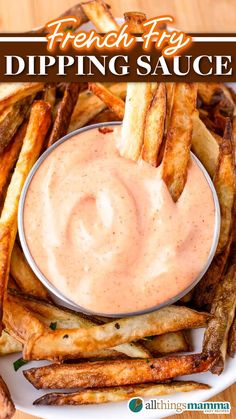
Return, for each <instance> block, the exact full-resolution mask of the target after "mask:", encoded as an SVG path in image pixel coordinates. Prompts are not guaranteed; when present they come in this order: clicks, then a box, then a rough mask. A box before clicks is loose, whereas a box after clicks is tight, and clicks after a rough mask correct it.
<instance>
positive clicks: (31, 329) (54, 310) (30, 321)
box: [0, 0, 236, 418]
mask: <svg viewBox="0 0 236 419" xmlns="http://www.w3.org/2000/svg"><path fill="white" fill-rule="evenodd" d="M67 14H68V15H72V14H73V15H77V17H78V22H79V23H78V25H77V27H78V26H79V24H82V23H84V22H86V21H88V20H91V22H92V23H93V24H94V25H95V27H96V28H97V29H98V31H101V32H104V33H105V32H107V31H109V30H111V29H114V28H117V23H116V21H115V19H114V17H113V16H112V14H111V12H110V10H109V8H108V6H107V5H106V4H105V3H103V2H102V1H101V0H92V1H89V2H87V3H82V4H79V5H77V6H75V7H74V8H73V9H71V10H70V11H67V12H66V13H65V15H67ZM145 18H146V17H145V15H143V14H142V13H132V12H131V13H127V14H126V15H125V19H126V21H127V23H128V24H129V27H130V30H131V31H133V32H135V33H140V32H142V22H143V21H144V20H145ZM41 31H45V28H41ZM122 120H123V126H122V138H121V154H122V155H123V156H124V157H125V158H129V159H132V160H134V161H137V160H139V159H143V160H144V161H146V162H147V163H148V164H151V165H153V166H155V167H156V166H159V165H160V164H162V177H163V180H164V181H165V183H166V185H167V187H168V189H169V192H170V194H171V196H172V198H173V201H174V202H176V201H178V198H179V197H180V195H181V193H182V191H183V189H184V185H185V182H186V179H187V175H188V163H189V159H190V149H192V150H193V152H194V153H195V154H196V155H197V157H198V158H199V159H200V160H201V162H202V163H203V165H204V166H205V167H206V169H207V171H208V173H209V174H210V176H211V177H212V179H213V181H214V184H215V188H216V191H217V194H218V198H219V203H220V207H221V219H222V222H221V230H220V238H219V244H218V248H217V251H216V255H215V256H214V259H213V261H212V264H211V266H210V267H209V269H208V271H207V272H206V274H205V275H204V277H203V278H202V279H201V281H200V282H199V283H198V285H197V286H196V287H195V289H193V290H192V291H191V292H190V293H189V294H188V295H186V296H185V297H184V298H183V299H182V300H181V301H179V302H178V303H177V304H176V305H170V306H168V307H165V308H162V309H160V310H157V311H155V312H152V313H149V314H144V315H140V316H134V317H129V318H123V319H119V320H117V319H116V320H114V319H113V320H112V319H109V318H101V317H96V316H87V315H84V314H82V313H78V312H74V311H71V310H69V309H67V308H64V307H60V306H58V305H56V304H55V303H54V302H53V301H52V299H51V297H50V295H49V294H48V292H47V290H46V289H45V288H44V286H43V285H42V284H41V283H40V281H39V280H38V279H37V277H36V276H35V275H34V273H33V272H32V270H31V268H30V267H29V265H28V264H27V262H26V259H25V257H24V255H23V252H22V249H21V248H20V245H19V241H18V237H17V210H18V203H19V198H20V194H21V191H22V187H23V185H24V182H25V179H26V177H27V175H28V173H29V171H30V169H31V167H32V166H33V164H34V163H35V161H36V160H37V158H38V157H39V156H40V154H41V153H42V152H43V151H44V150H45V149H46V148H47V147H49V146H50V145H52V144H53V143H55V141H57V140H58V139H59V138H61V137H62V136H63V135H65V134H66V133H68V132H71V131H73V130H75V129H77V128H81V127H84V126H86V125H89V124H93V123H97V122H109V121H122ZM235 142H236V100H235V94H234V93H233V92H232V91H231V90H230V89H229V88H227V87H226V86H225V85H223V84H219V83H217V84H206V83H200V84H197V85H196V84H187V83H178V84H174V83H167V84H165V83H160V84H157V83H130V84H128V85H126V84H125V83H116V84H106V85H105V84H99V83H90V84H89V85H88V84H85V83H83V84H80V83H65V84H43V83H4V84H0V206H1V216H0V320H1V322H0V325H1V337H0V355H1V356H4V355H7V354H11V353H17V352H22V355H21V356H19V360H18V361H17V362H16V363H15V364H14V367H15V369H16V370H17V369H18V368H19V367H21V366H22V365H24V364H27V363H28V362H29V361H31V360H48V361H52V362H53V363H52V364H49V365H47V366H44V367H38V368H29V369H28V368H27V367H26V368H27V369H25V370H24V376H25V377H26V379H27V380H28V381H29V382H30V383H32V385H33V386H34V387H36V388H37V389H55V390H57V389H60V390H61V389H64V390H65V392H64V393H61V392H55V393H50V394H46V395H44V396H43V397H41V398H39V399H38V400H36V401H35V402H34V403H35V404H43V405H80V404H89V403H105V402H116V401H121V400H126V399H129V398H131V397H133V396H143V397H157V396H160V395H163V394H171V393H175V392H179V391H180V392H187V391H192V390H197V389H207V388H209V386H208V385H206V384H202V383H197V382H192V381H175V380H174V378H175V377H180V376H183V375H187V374H193V373H198V372H204V371H211V372H212V373H215V374H220V373H221V372H222V371H223V369H224V364H225V360H226V356H227V353H228V354H229V356H231V357H233V356H234V355H235V353H236V317H235V307H236V259H235V248H236V225H235V220H236V217H235V206H234V203H235V161H234V158H235ZM203 210H204V209H203ZM201 310H203V311H201ZM202 327H206V330H205V335H204V341H203V348H202V352H201V353H198V354H192V353H190V352H192V350H193V349H194V348H192V345H191V342H190V340H189V330H191V329H194V328H202ZM178 353H179V354H178ZM29 367H30V365H29ZM76 388H77V389H78V390H77V391H76V392H73V393H69V392H68V393H67V392H66V390H67V389H76ZM0 412H1V413H0V417H3V418H6V417H9V418H10V417H11V416H12V415H13V414H14V404H13V402H12V400H11V397H10V394H9V391H8V389H7V387H6V385H5V383H4V381H3V379H2V378H1V377H0ZM2 412H3V413H2Z"/></svg>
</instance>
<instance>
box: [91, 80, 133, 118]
mask: <svg viewBox="0 0 236 419" xmlns="http://www.w3.org/2000/svg"><path fill="white" fill-rule="evenodd" d="M89 89H90V90H91V92H93V93H94V94H95V95H96V96H97V97H99V99H101V100H102V102H104V103H105V105H106V106H107V107H108V108H109V109H111V110H112V111H113V112H115V114H116V115H117V116H118V118H119V119H121V120H122V119H123V117H124V111H125V104H124V101H123V100H122V99H120V98H119V97H118V96H116V95H113V93H111V91H110V90H109V89H107V88H106V87H105V86H104V85H103V84H101V83H89Z"/></svg>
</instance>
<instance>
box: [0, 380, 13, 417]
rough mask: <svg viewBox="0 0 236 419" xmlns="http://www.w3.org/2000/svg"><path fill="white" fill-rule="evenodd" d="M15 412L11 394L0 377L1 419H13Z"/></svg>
mask: <svg viewBox="0 0 236 419" xmlns="http://www.w3.org/2000/svg"><path fill="white" fill-rule="evenodd" d="M15 411H16V409H15V406H14V403H13V401H12V399H11V395H10V392H9V390H8V388H7V385H6V383H5V382H4V381H3V379H2V377H1V375H0V419H11V418H12V417H13V415H14V413H15Z"/></svg>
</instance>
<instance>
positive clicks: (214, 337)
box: [203, 265, 236, 375]
mask: <svg viewBox="0 0 236 419" xmlns="http://www.w3.org/2000/svg"><path fill="white" fill-rule="evenodd" d="M235 307H236V265H232V266H231V267H230V268H229V270H228V272H227V274H226V275H225V277H224V278H223V279H222V280H221V281H220V282H219V284H218V286H217V289H216V294H215V298H214V301H213V304H212V309H211V314H212V315H213V317H212V319H211V320H210V322H209V324H208V326H207V329H206V331H205V335H204V342H203V354H204V355H206V356H214V357H215V361H214V363H213V365H212V366H211V372H212V373H213V374H218V375H219V374H221V372H222V371H223V369H224V362H225V357H226V352H227V341H228V333H229V329H230V327H231V324H232V322H233V319H234V315H235Z"/></svg>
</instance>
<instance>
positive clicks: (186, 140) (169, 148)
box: [162, 83, 196, 202]
mask: <svg viewBox="0 0 236 419" xmlns="http://www.w3.org/2000/svg"><path fill="white" fill-rule="evenodd" d="M195 108H196V87H195V85H194V84H190V83H177V84H176V86H175V91H174V99H173V107H172V113H171V117H170V123H169V127H168V132H167V138H166V146H165V152H164V157H163V171H162V177H163V180H164V181H165V183H166V185H167V187H168V189H169V191H170V194H171V196H172V198H173V200H174V201H175V202H176V201H177V200H178V198H179V197H180V195H181V193H182V192H183V189H184V185H185V182H186V179H187V173H188V162H189V157H190V147H191V139H192V128H193V122H192V117H193V113H194V110H195Z"/></svg>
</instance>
